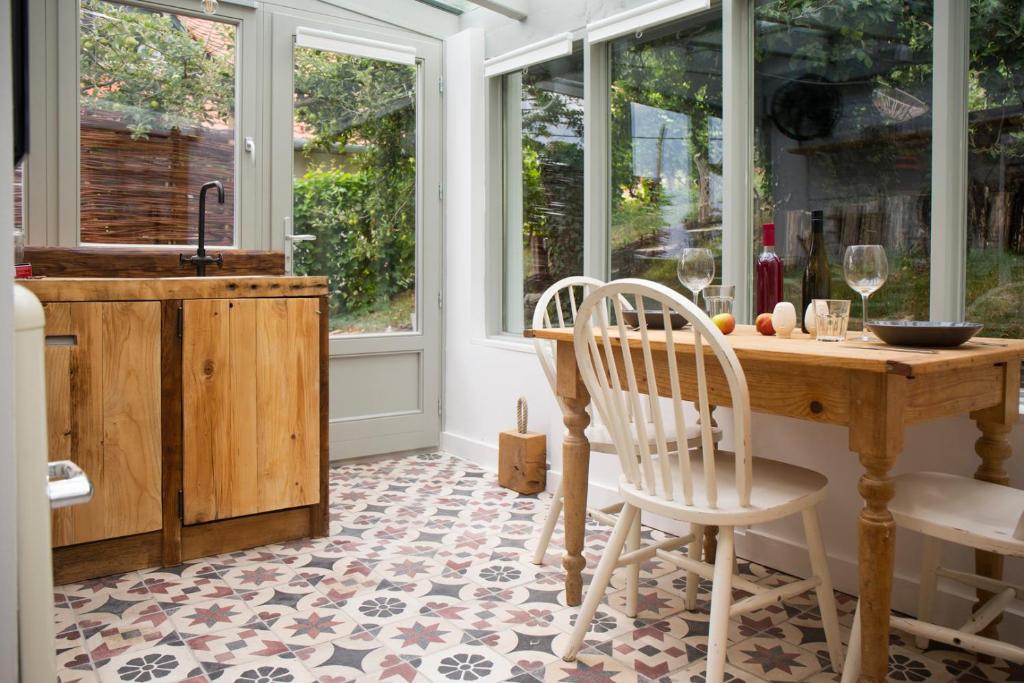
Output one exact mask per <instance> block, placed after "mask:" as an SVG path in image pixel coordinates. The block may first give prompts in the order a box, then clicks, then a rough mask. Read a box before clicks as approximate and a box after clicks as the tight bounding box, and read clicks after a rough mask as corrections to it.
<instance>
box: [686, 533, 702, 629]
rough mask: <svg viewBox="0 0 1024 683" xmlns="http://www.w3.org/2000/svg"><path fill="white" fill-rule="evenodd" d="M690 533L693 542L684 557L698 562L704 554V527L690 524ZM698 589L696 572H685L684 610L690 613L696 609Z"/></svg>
mask: <svg viewBox="0 0 1024 683" xmlns="http://www.w3.org/2000/svg"><path fill="white" fill-rule="evenodd" d="M690 533H691V534H693V542H692V543H690V544H689V545H688V546H686V556H687V557H690V558H695V559H697V560H700V559H702V558H701V556H702V554H703V553H704V527H703V526H701V525H700V524H691V525H690ZM699 587H700V576H698V575H697V574H696V572H686V609H688V610H689V611H691V612H692V611H693V610H695V609H697V589H698V588H699Z"/></svg>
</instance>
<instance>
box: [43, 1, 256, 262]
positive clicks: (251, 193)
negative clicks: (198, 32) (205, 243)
mask: <svg viewBox="0 0 1024 683" xmlns="http://www.w3.org/2000/svg"><path fill="white" fill-rule="evenodd" d="M111 1H113V2H118V3H120V4H127V5H135V6H138V7H144V8H148V9H153V10H159V11H165V12H176V13H179V14H189V15H192V16H196V17H199V18H206V19H214V20H217V21H223V22H227V23H231V24H233V25H234V26H235V30H236V34H235V36H236V48H235V50H236V51H235V179H234V180H235V191H234V212H233V215H234V229H233V231H232V237H233V242H232V244H231V246H225V247H218V249H237V248H247V249H258V248H265V245H264V244H263V240H262V235H260V234H259V231H258V230H256V229H254V228H249V227H247V226H258V225H262V223H263V221H262V215H263V211H262V203H261V202H260V201H259V196H260V193H259V191H258V190H259V184H260V181H261V176H262V174H261V172H260V168H259V166H258V165H257V160H258V158H259V155H258V150H259V147H260V146H261V145H260V142H261V138H260V136H259V129H258V118H259V107H260V101H259V96H260V92H261V87H260V81H261V79H260V73H259V69H260V68H261V66H262V60H261V59H260V57H259V55H260V54H261V52H262V47H261V42H262V30H261V26H260V22H259V21H258V20H257V15H256V9H255V8H254V7H249V6H248V4H247V3H244V2H222V3H221V5H220V7H219V9H218V10H217V13H216V15H214V16H213V17H210V16H209V15H206V14H204V13H203V11H202V8H201V6H200V3H199V2H198V0H164V1H157V0H111ZM79 10H80V3H79V2H78V1H77V0H73V1H67V0H56V2H53V0H50V1H49V3H48V7H47V11H48V12H53V13H55V16H56V47H55V49H54V48H51V53H52V52H56V69H55V72H56V74H55V75H56V78H57V87H56V92H55V93H54V95H55V97H54V99H55V102H56V108H55V109H56V112H55V118H56V130H57V144H56V151H55V156H56V159H55V161H56V171H55V172H54V171H52V170H51V173H52V175H51V178H52V180H53V181H54V182H52V183H46V182H45V180H42V181H41V182H40V185H41V186H46V187H50V188H52V190H53V191H52V192H51V196H50V197H48V198H47V200H48V201H47V204H48V205H49V206H50V207H51V208H52V209H53V214H52V215H53V216H54V218H55V220H56V226H55V229H54V228H53V227H51V226H47V230H46V231H45V233H46V236H47V237H48V238H49V239H46V240H45V242H44V241H43V240H39V239H33V240H32V243H33V244H44V243H45V244H57V245H60V246H69V247H78V246H83V247H92V248H102V249H124V248H130V249H138V248H140V247H142V248H146V249H160V250H171V251H175V250H177V251H180V250H181V249H182V248H183V247H187V246H188V245H181V244H175V245H163V244H161V245H156V244H146V245H140V244H104V243H96V242H82V241H81V231H80V228H81V223H80V220H81V219H80V199H79V187H80V182H81V178H80V146H79V143H80V140H79V133H80V131H79V100H78V97H79V92H78V90H79V88H78V78H79V37H80V36H79ZM37 82H38V81H37ZM249 140H251V141H252V144H251V145H250V144H248V142H249ZM40 166H50V165H49V164H40ZM40 170H41V171H43V170H44V169H40ZM36 182H38V181H37V180H36V179H35V178H34V177H30V179H29V180H27V181H26V184H31V183H36ZM36 229H37V230H38V229H39V228H38V227H37V228H36Z"/></svg>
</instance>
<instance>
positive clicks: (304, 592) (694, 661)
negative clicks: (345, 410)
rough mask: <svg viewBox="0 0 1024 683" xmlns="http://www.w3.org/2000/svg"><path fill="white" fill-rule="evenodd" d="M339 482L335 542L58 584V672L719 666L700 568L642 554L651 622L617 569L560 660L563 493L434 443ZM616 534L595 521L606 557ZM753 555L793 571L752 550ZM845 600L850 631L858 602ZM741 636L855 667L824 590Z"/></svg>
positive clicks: (749, 655) (1019, 671)
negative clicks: (572, 653) (554, 521)
mask: <svg viewBox="0 0 1024 683" xmlns="http://www.w3.org/2000/svg"><path fill="white" fill-rule="evenodd" d="M331 497H332V501H333V502H332V505H331V535H330V537H329V538H324V539H318V540H315V541H305V540H304V541H296V542H292V543H283V544H279V545H272V546H266V547H263V548H256V549H254V550H248V551H244V552H236V553H228V554H225V555H221V556H217V557H209V558H204V559H202V560H198V561H194V562H189V563H186V564H183V565H180V566H177V567H170V568H166V569H152V570H144V571H139V572H129V573H127V574H123V575H120V576H111V577H106V578H103V579H97V580H94V581H88V582H85V583H80V584H72V585H68V586H61V587H59V588H58V589H57V591H56V595H55V619H56V623H57V630H58V633H59V635H58V641H57V642H58V646H57V659H58V663H59V666H60V673H59V677H58V680H59V681H61V682H63V683H72V682H75V681H77V682H80V683H87V682H94V681H103V682H106V681H136V682H139V683H145V682H156V683H172V682H177V681H188V682H190V683H200V682H212V681H219V682H228V681H245V682H248V683H256V682H260V683H302V682H306V681H319V682H320V683H341V682H342V681H405V682H406V683H413V682H414V681H415V682H420V681H424V682H426V681H444V682H448V681H475V682H477V683H488V682H490V681H520V682H522V683H535V682H537V681H564V682H566V683H603V682H606V681H610V682H617V681H638V682H643V683H647V682H649V681H659V682H660V681H701V682H703V680H704V679H703V676H702V673H703V671H704V662H703V659H704V656H705V651H706V647H707V646H706V642H707V638H706V634H707V626H708V609H707V607H708V603H707V598H708V586H707V585H702V587H701V596H702V598H703V600H702V602H701V604H700V605H699V608H698V610H697V611H695V612H685V611H683V609H682V608H683V603H682V599H681V595H682V592H683V589H684V586H685V583H684V581H685V579H684V577H683V575H682V573H681V572H679V571H676V570H674V568H673V567H672V566H671V565H667V564H665V563H662V562H659V561H651V562H648V563H647V564H646V566H644V568H643V573H642V583H643V588H642V595H641V604H640V607H641V612H640V614H639V616H638V618H637V619H629V618H627V617H626V616H625V615H624V614H623V613H622V612H621V611H620V610H621V607H622V605H623V604H624V601H625V596H624V595H623V591H622V586H623V583H622V578H621V577H617V578H616V580H615V582H614V583H613V588H614V589H615V590H614V591H613V592H611V593H610V594H609V598H608V599H607V601H606V604H605V606H604V607H602V608H601V610H600V611H599V612H598V616H597V618H596V619H595V621H594V625H593V627H592V629H591V632H590V635H589V637H588V642H587V647H586V649H585V650H584V651H583V652H582V653H581V655H580V656H579V659H578V661H577V662H575V663H573V664H568V663H565V662H563V661H561V659H560V657H559V655H560V653H561V652H562V650H563V648H564V645H565V642H566V640H567V638H568V633H569V630H570V629H571V627H572V625H573V623H574V620H575V615H576V608H569V607H566V605H565V598H564V593H563V591H562V579H563V575H562V572H561V570H560V568H559V562H558V558H559V557H560V554H561V547H560V545H559V544H560V542H561V537H560V536H559V533H560V531H559V532H556V537H555V539H554V541H553V543H552V546H551V548H550V549H549V554H548V559H547V562H546V564H545V566H544V567H536V566H534V565H532V564H530V563H529V561H528V560H527V559H526V558H527V557H529V550H530V549H531V548H532V547H533V544H534V543H535V539H536V536H537V533H538V529H539V527H540V525H541V523H542V522H543V520H544V515H545V513H546V511H547V507H548V503H549V500H550V497H549V496H548V495H547V494H543V495H542V496H541V497H539V498H537V497H525V496H518V495H517V494H515V493H513V492H510V491H507V490H505V489H502V488H500V487H498V485H497V483H496V481H495V477H494V476H493V475H491V474H489V473H486V472H484V471H483V470H481V469H479V468H478V467H476V466H475V465H472V464H470V463H467V462H464V461H462V460H459V459H457V458H453V457H450V456H447V455H440V454H428V455H418V456H406V457H402V458H389V459H382V460H376V461H364V462H355V463H349V464H345V465H342V466H341V467H339V468H337V469H335V470H333V472H332V476H331ZM645 533H646V534H647V535H648V537H651V536H652V535H653V536H660V533H659V532H656V531H650V530H646V531H645ZM607 538H608V530H607V529H606V528H603V527H600V526H597V525H595V526H593V527H589V528H588V538H587V545H586V547H587V556H588V562H589V566H590V568H591V569H593V567H594V565H595V564H596V560H597V558H598V556H599V555H600V552H601V549H602V547H603V545H604V544H605V542H606V541H607ZM740 570H741V571H742V572H743V573H744V574H746V575H748V576H750V577H752V580H755V581H758V582H764V583H771V584H777V583H780V582H785V581H789V580H791V579H790V577H788V576H785V575H781V574H778V573H775V572H772V571H771V570H768V569H766V568H764V567H761V566H759V565H757V564H753V563H747V562H743V563H741V564H740ZM585 578H589V575H588V576H586V577H585ZM838 598H839V606H840V610H841V611H842V614H841V618H842V623H843V626H844V627H843V633H844V635H847V634H848V633H849V631H848V628H847V627H848V626H849V624H850V622H851V620H852V614H851V613H852V610H853V608H854V601H853V600H852V599H851V598H850V597H849V596H846V595H841V594H840V595H838ZM730 639H731V646H730V648H729V650H728V672H729V674H730V676H731V678H728V680H729V681H733V682H739V681H746V682H748V683H761V682H763V681H807V682H808V683H820V682H829V681H837V680H838V677H837V676H836V675H835V674H833V673H831V670H830V668H829V667H828V662H827V656H826V655H825V654H824V651H825V645H824V642H823V641H824V637H823V632H822V629H821V624H820V622H819V620H818V618H817V612H816V606H815V602H814V600H813V598H811V597H799V598H796V599H794V600H791V601H789V602H787V603H786V604H785V605H781V606H772V607H770V608H766V609H764V610H761V611H760V612H757V613H754V614H750V615H747V616H744V617H742V618H741V619H740V620H737V621H734V622H733V623H732V624H731V628H730ZM891 679H892V680H894V681H904V682H912V683H920V682H923V681H928V682H929V683H941V682H946V681H962V682H965V683H966V682H972V683H973V682H978V681H990V680H996V681H1024V667H1015V666H1013V665H1006V664H1003V663H996V664H994V665H989V664H981V663H978V662H977V661H976V659H975V658H974V657H973V656H971V655H969V654H966V653H963V652H958V651H953V650H948V649H933V650H930V651H927V652H924V653H922V652H921V651H919V650H917V649H916V648H914V647H913V646H912V644H911V643H908V642H905V641H904V640H903V639H901V638H900V637H899V636H898V635H894V636H893V648H892V657H891Z"/></svg>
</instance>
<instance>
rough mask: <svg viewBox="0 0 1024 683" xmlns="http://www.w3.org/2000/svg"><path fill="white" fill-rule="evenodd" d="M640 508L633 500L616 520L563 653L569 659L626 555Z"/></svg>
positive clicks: (574, 654) (581, 642)
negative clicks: (630, 535)
mask: <svg viewBox="0 0 1024 683" xmlns="http://www.w3.org/2000/svg"><path fill="white" fill-rule="evenodd" d="M639 512H640V510H639V509H638V508H636V507H634V506H632V505H630V504H629V503H626V504H625V505H623V506H622V514H621V515H619V521H618V522H616V523H615V529H613V530H612V535H611V537H610V538H609V539H608V546H607V547H606V548H605V551H604V555H603V556H602V557H601V562H600V563H598V565H597V571H596V572H595V573H594V578H593V579H592V580H591V582H590V586H589V587H588V588H587V596H586V598H585V599H584V600H583V606H582V607H581V608H580V612H579V615H577V617H576V626H575V627H574V628H573V630H572V635H571V636H570V637H569V647H567V648H566V650H565V654H564V655H563V656H562V659H564V660H565V661H567V662H572V661H575V659H576V653H577V652H579V651H580V647H581V646H582V645H583V639H584V637H586V635H587V629H589V628H590V622H591V620H592V619H593V618H594V614H595V613H596V612H597V606H598V605H600V604H601V599H602V598H603V597H604V593H605V591H606V590H607V589H608V583H609V582H610V581H611V578H612V573H613V572H614V571H615V565H616V563H617V562H618V561H619V557H621V556H622V548H623V546H624V545H625V544H626V538H627V536H629V533H630V531H632V529H633V520H634V519H635V518H636V516H637V515H638V514H639Z"/></svg>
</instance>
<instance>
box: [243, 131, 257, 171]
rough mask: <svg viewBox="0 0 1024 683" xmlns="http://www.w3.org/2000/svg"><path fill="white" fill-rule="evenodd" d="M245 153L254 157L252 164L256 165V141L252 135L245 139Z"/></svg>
mask: <svg viewBox="0 0 1024 683" xmlns="http://www.w3.org/2000/svg"><path fill="white" fill-rule="evenodd" d="M245 151H246V153H248V154H249V156H251V157H252V163H253V164H255V163H256V141H255V140H254V139H253V137H252V136H251V135H247V136H246V137H245Z"/></svg>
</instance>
